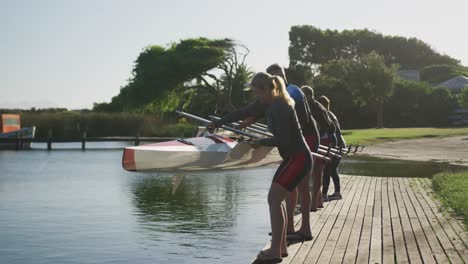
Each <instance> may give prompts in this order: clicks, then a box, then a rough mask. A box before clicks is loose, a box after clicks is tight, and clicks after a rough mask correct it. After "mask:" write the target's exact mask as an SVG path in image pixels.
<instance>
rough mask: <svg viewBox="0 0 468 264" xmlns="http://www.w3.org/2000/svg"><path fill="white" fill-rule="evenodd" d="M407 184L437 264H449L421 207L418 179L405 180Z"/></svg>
mask: <svg viewBox="0 0 468 264" xmlns="http://www.w3.org/2000/svg"><path fill="white" fill-rule="evenodd" d="M404 181H405V182H407V184H406V186H408V187H410V188H411V191H408V195H409V197H410V200H411V203H412V204H413V206H414V208H415V209H416V214H417V215H418V217H419V222H420V224H421V227H422V229H423V231H424V234H425V235H426V238H427V242H428V243H429V246H430V247H431V252H432V255H433V257H434V258H435V260H436V261H437V263H449V260H448V258H447V256H446V255H445V252H444V250H443V249H442V246H441V245H440V243H439V241H438V240H437V236H436V234H435V233H434V230H433V229H432V226H431V223H430V220H429V218H428V217H427V215H426V213H425V211H424V209H423V207H422V206H421V202H420V200H419V199H422V198H421V194H420V191H419V190H418V188H417V181H418V179H413V178H412V179H408V178H405V179H404Z"/></svg>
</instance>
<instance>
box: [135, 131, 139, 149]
mask: <svg viewBox="0 0 468 264" xmlns="http://www.w3.org/2000/svg"><path fill="white" fill-rule="evenodd" d="M139 145H140V132H138V133H137V134H136V137H135V146H139Z"/></svg>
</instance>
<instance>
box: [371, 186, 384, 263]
mask: <svg viewBox="0 0 468 264" xmlns="http://www.w3.org/2000/svg"><path fill="white" fill-rule="evenodd" d="M374 197H375V198H374V211H373V213H372V237H371V245H370V256H369V263H382V177H378V178H377V181H376V183H375V196H374Z"/></svg>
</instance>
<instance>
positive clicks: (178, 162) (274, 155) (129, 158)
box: [122, 135, 281, 172]
mask: <svg viewBox="0 0 468 264" xmlns="http://www.w3.org/2000/svg"><path fill="white" fill-rule="evenodd" d="M280 161H281V157H280V156H279V153H278V151H277V149H276V148H272V147H259V148H255V149H253V148H252V147H251V146H250V145H249V144H246V143H239V142H237V141H234V140H232V139H230V138H226V137H222V136H219V135H208V136H203V137H195V138H189V139H186V140H184V141H177V140H174V141H168V142H161V143H155V144H149V145H142V146H137V147H126V148H125V150H124V154H123V158H122V166H123V168H124V169H126V170H128V171H145V172H168V171H170V172H184V171H214V170H234V169H243V168H254V167H260V166H267V165H271V164H277V163H279V162H280Z"/></svg>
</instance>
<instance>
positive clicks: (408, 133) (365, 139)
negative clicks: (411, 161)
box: [343, 127, 468, 145]
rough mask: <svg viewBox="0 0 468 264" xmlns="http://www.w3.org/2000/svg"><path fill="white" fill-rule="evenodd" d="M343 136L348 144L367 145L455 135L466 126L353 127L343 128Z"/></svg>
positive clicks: (465, 129)
mask: <svg viewBox="0 0 468 264" xmlns="http://www.w3.org/2000/svg"><path fill="white" fill-rule="evenodd" d="M343 135H344V138H345V139H346V142H347V143H348V144H360V145H369V144H375V143H381V142H385V141H394V140H400V139H414V138H424V137H444V136H455V135H467V136H468V127H465V128H431V127H416V128H380V129H376V128H373V129H353V130H344V131H343Z"/></svg>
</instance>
